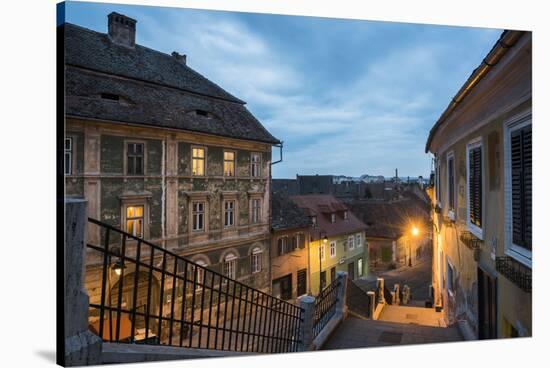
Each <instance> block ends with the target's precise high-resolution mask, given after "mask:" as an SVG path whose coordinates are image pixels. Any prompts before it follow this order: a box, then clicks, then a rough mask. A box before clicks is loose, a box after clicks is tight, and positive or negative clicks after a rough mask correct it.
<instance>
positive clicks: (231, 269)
mask: <svg viewBox="0 0 550 368" xmlns="http://www.w3.org/2000/svg"><path fill="white" fill-rule="evenodd" d="M236 268H237V256H236V255H234V254H233V253H230V254H228V255H226V256H225V259H224V263H223V274H224V276H225V277H227V278H230V279H232V280H234V279H235V275H236Z"/></svg>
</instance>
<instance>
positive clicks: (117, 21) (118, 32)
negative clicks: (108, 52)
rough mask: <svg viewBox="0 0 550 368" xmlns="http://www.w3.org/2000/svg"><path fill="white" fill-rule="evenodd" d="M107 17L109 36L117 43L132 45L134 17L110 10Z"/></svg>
mask: <svg viewBox="0 0 550 368" xmlns="http://www.w3.org/2000/svg"><path fill="white" fill-rule="evenodd" d="M108 18H109V37H110V38H111V41H113V42H114V43H116V44H117V45H121V46H126V47H134V46H135V45H136V23H137V21H136V20H135V19H132V18H130V17H127V16H125V15H122V14H119V13H115V12H112V13H111V14H109V15H108Z"/></svg>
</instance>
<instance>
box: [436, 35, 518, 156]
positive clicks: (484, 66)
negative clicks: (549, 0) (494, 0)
mask: <svg viewBox="0 0 550 368" xmlns="http://www.w3.org/2000/svg"><path fill="white" fill-rule="evenodd" d="M525 33H526V32H525V31H508V30H506V31H504V32H502V35H501V36H500V38H499V40H498V41H497V42H496V43H495V45H494V46H493V48H492V49H491V51H490V52H489V53H488V54H487V56H486V57H485V58H484V59H483V61H482V62H481V64H480V65H479V66H478V67H477V68H476V69H475V70H474V71H473V72H472V74H471V75H470V77H469V78H468V80H467V81H466V83H464V85H463V86H462V87H461V88H460V90H459V91H458V93H457V94H456V95H455V96H454V97H453V99H452V100H451V102H450V103H449V106H447V108H446V109H445V111H444V112H443V114H441V117H440V118H439V119H438V120H437V122H436V123H435V125H434V126H433V127H432V129H431V130H430V135H429V136H428V141H427V142H426V148H425V152H426V153H428V152H429V151H430V145H431V143H432V140H433V137H434V136H435V133H436V132H437V130H438V128H439V127H440V126H441V125H442V124H443V122H444V121H445V120H446V119H447V118H448V117H449V116H450V115H451V113H452V112H453V111H454V110H455V109H456V108H457V106H458V105H459V104H460V103H461V102H462V101H463V100H464V98H465V97H466V96H467V95H468V94H469V93H470V92H471V91H472V90H473V89H474V87H475V86H476V85H477V84H478V83H479V82H480V81H481V79H483V77H485V75H487V73H488V72H489V71H490V70H491V69H492V68H493V67H494V66H495V65H497V64H498V62H499V61H500V60H501V59H502V57H503V56H504V55H505V54H506V53H507V52H508V50H509V49H510V48H512V47H513V46H514V45H515V44H516V42H517V41H518V40H519V39H520V37H521V36H523V35H524V34H525Z"/></svg>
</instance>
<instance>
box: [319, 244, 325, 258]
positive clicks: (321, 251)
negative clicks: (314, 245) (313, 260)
mask: <svg viewBox="0 0 550 368" xmlns="http://www.w3.org/2000/svg"><path fill="white" fill-rule="evenodd" d="M319 254H320V257H321V261H324V260H325V244H321V245H320V246H319Z"/></svg>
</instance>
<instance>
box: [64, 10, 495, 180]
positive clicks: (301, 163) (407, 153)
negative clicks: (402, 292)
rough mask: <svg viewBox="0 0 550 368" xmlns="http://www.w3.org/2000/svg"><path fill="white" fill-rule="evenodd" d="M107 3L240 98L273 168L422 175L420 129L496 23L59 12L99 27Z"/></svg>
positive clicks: (282, 172)
mask: <svg viewBox="0 0 550 368" xmlns="http://www.w3.org/2000/svg"><path fill="white" fill-rule="evenodd" d="M111 11H116V12H120V13H123V14H126V15H128V16H130V17H132V18H135V19H137V20H138V23H137V27H138V29H139V31H138V32H137V43H138V44H141V45H144V46H147V47H150V48H152V49H155V50H160V51H162V52H166V53H171V52H172V51H178V52H180V53H182V54H187V63H188V65H189V66H190V67H192V68H193V69H195V70H196V71H197V72H199V73H201V74H203V75H204V76H206V77H207V78H209V79H210V80H213V81H215V82H216V83H217V84H219V85H220V86H221V87H222V88H224V89H226V90H227V91H228V92H230V93H231V94H233V95H235V96H237V97H239V98H241V99H243V100H244V101H246V102H247V105H246V106H247V108H248V109H249V110H250V111H251V112H252V113H253V114H254V115H255V116H256V117H257V118H258V119H259V120H260V122H261V123H262V124H263V125H264V126H265V127H266V128H267V129H268V130H269V131H270V132H271V133H272V134H273V135H274V136H275V137H277V138H278V139H280V140H282V141H284V149H283V161H282V162H281V163H278V164H276V165H274V166H273V178H295V177H296V174H300V175H315V174H319V175H346V176H354V177H358V176H360V175H363V174H369V175H384V176H385V177H392V176H394V175H395V169H396V168H397V169H398V170H399V173H400V174H399V176H401V177H407V176H410V177H418V176H419V175H422V176H424V177H428V176H429V173H430V157H429V156H428V155H426V154H425V153H424V145H425V143H426V138H427V135H428V132H429V129H430V128H431V126H432V125H433V124H434V123H435V121H436V120H437V119H438V117H439V116H440V114H441V113H442V112H443V110H444V109H445V108H446V107H447V105H448V103H449V101H450V100H451V98H452V97H453V96H454V94H455V93H456V92H457V91H458V89H459V88H460V87H461V86H462V84H463V83H464V81H465V79H466V77H467V76H468V75H470V73H471V71H472V70H473V69H475V68H476V67H477V66H478V65H479V62H480V60H482V58H483V57H484V56H485V55H486V54H487V52H488V51H489V50H490V49H491V47H492V46H493V44H494V43H495V42H496V40H497V39H498V36H499V34H500V32H501V31H500V30H494V29H482V28H468V27H447V26H434V25H421V24H402V23H393V22H374V21H362V20H341V19H328V18H316V17H300V16H281V15H268V14H252V13H230V12H221V11H206V10H191V9H179V8H161V7H147V6H136V5H118V4H99V3H78V2H68V3H67V5H66V20H67V21H68V22H71V23H75V24H78V25H81V26H83V27H87V28H90V29H93V30H96V31H99V32H106V31H107V29H106V17H107V14H109V13H110V12H111ZM278 158H279V150H278V149H275V148H274V149H273V159H274V160H277V159H278Z"/></svg>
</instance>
